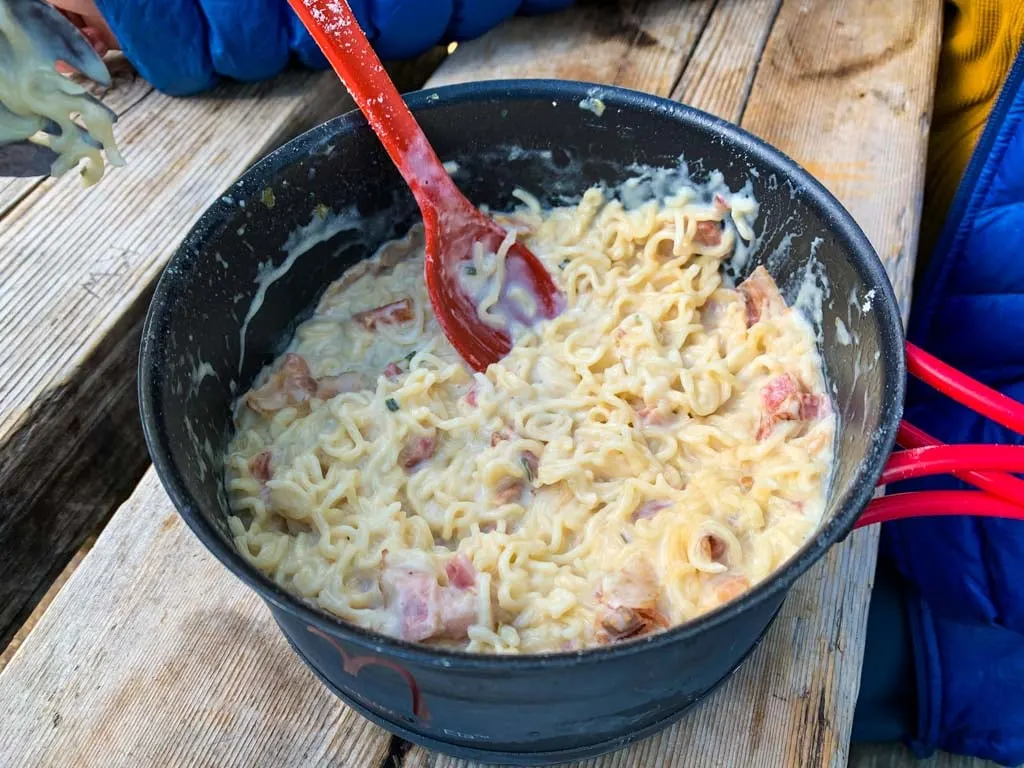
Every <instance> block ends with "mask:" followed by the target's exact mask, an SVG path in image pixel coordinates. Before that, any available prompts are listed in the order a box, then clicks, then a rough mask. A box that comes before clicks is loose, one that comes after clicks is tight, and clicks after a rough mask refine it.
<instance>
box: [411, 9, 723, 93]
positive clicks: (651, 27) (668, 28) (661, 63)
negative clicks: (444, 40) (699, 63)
mask: <svg viewBox="0 0 1024 768" xmlns="http://www.w3.org/2000/svg"><path fill="white" fill-rule="evenodd" d="M713 5H714V2H713V0H687V2H682V3H681V2H667V1H666V0H655V1H653V2H638V1H637V0H632V1H628V0H610V1H609V2H605V1H604V0H589V2H581V3H579V4H578V5H577V6H575V7H573V8H571V9H570V10H567V11H563V12H561V13H558V14H554V15H551V16H545V17H543V18H537V17H520V18H515V19H511V20H510V21H508V22H506V23H505V24H503V25H501V27H499V28H497V29H495V30H493V31H491V32H490V33H488V34H486V35H484V36H483V37H482V38H480V39H479V40H474V41H472V42H469V43H461V44H460V45H459V48H458V50H457V51H456V52H455V54H454V55H452V56H451V57H450V58H449V59H447V60H446V61H445V62H444V64H443V65H442V66H441V67H439V68H438V71H437V72H436V73H435V74H434V76H433V77H431V78H430V80H429V82H428V85H430V86H441V85H450V84H452V83H461V82H467V81H471V80H501V79H506V78H519V77H527V78H556V79H562V80H583V81H586V82H592V83H600V84H602V85H627V86H632V87H634V88H637V89H640V90H644V91H648V92H650V93H656V94H658V95H661V96H667V95H668V94H669V93H670V92H671V91H672V88H673V86H674V85H675V84H676V81H677V80H678V79H679V77H680V76H681V75H682V72H683V70H684V68H685V67H686V62H687V61H688V60H689V58H690V53H691V52H692V51H693V46H694V44H695V43H696V41H697V38H698V37H699V36H700V31H701V29H703V27H704V24H705V22H706V21H707V18H708V14H709V13H710V11H711V8H712V6H713Z"/></svg>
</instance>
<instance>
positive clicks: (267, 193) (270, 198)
mask: <svg viewBox="0 0 1024 768" xmlns="http://www.w3.org/2000/svg"><path fill="white" fill-rule="evenodd" d="M261 199H262V201H263V204H264V205H265V206H267V208H273V207H274V206H275V205H277V198H276V197H274V190H273V189H271V188H270V187H266V188H265V189H264V190H263V197H262V198H261Z"/></svg>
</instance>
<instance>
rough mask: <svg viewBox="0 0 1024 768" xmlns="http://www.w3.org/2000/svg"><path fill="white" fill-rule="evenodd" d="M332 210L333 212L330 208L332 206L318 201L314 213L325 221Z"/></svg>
mask: <svg viewBox="0 0 1024 768" xmlns="http://www.w3.org/2000/svg"><path fill="white" fill-rule="evenodd" d="M330 212H331V209H330V208H328V207H327V206H326V205H324V204H323V203H317V204H316V208H314V209H313V213H314V214H315V215H316V217H317V218H318V219H320V220H321V221H323V220H324V219H326V218H327V214H329V213H330Z"/></svg>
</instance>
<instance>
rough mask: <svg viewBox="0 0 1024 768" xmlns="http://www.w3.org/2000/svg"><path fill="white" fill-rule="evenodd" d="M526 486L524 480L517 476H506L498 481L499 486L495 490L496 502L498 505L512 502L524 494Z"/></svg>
mask: <svg viewBox="0 0 1024 768" xmlns="http://www.w3.org/2000/svg"><path fill="white" fill-rule="evenodd" d="M525 487H526V486H525V484H524V483H523V481H522V480H520V479H519V478H517V477H507V478H505V479H504V480H502V481H501V482H500V483H498V487H497V489H496V490H495V492H494V503H495V504H498V505H501V504H510V503H511V502H513V501H515V500H516V499H518V498H519V497H520V496H522V495H523V490H524V488H525Z"/></svg>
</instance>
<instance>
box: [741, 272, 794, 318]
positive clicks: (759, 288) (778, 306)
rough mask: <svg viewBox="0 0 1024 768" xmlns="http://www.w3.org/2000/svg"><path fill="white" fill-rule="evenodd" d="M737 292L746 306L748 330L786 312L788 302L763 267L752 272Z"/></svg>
mask: <svg viewBox="0 0 1024 768" xmlns="http://www.w3.org/2000/svg"><path fill="white" fill-rule="evenodd" d="M737 290H738V291H739V292H740V295H741V296H742V297H743V301H744V303H745V304H746V309H747V327H748V328H750V327H751V326H753V325H754V324H755V323H757V322H759V321H761V320H769V319H771V318H773V317H778V316H779V315H781V314H782V313H783V312H785V311H786V301H785V299H783V298H782V294H781V293H779V286H777V285H776V284H775V280H774V279H773V278H772V276H771V275H770V274H768V270H767V269H765V268H764V267H763V266H761V267H758V268H757V269H755V270H754V271H753V272H751V273H750V277H748V278H747V279H746V280H744V281H743V282H742V283H740V284H739V286H738V288H737Z"/></svg>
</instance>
